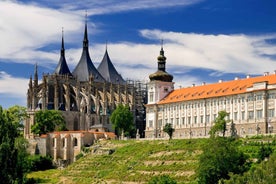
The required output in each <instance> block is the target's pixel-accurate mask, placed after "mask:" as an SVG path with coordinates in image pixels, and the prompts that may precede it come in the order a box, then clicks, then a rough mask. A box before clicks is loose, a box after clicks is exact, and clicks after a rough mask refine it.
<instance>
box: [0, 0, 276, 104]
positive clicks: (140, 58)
mask: <svg viewBox="0 0 276 184" xmlns="http://www.w3.org/2000/svg"><path fill="white" fill-rule="evenodd" d="M275 7H276V1H274V0H265V1H262V0H219V1H218V0H170V1H168V0H139V1H137V0H127V1H121V0H105V1H99V0H82V1H69V0H59V1H56V0H33V1H32V0H21V1H19V0H18V1H16V0H11V1H0V105H2V106H3V107H4V108H8V107H10V106H13V105H22V106H25V105H26V93H27V88H28V82H29V78H30V76H31V75H32V76H33V72H34V65H35V63H37V64H38V73H39V78H41V77H42V75H43V73H52V72H53V71H54V69H55V67H56V65H57V63H58V60H59V53H60V45H61V35H62V27H63V29H64V38H65V49H66V51H65V52H66V53H65V55H66V59H67V62H68V65H69V68H70V69H71V71H72V70H73V69H74V67H75V66H76V64H77V63H78V61H79V59H80V55H81V50H82V39H83V31H84V22H85V14H86V13H85V12H86V11H87V14H88V33H89V44H90V55H91V58H92V61H93V63H94V65H95V66H96V67H97V66H98V64H99V62H100V61H101V59H102V57H103V55H104V52H105V48H106V42H107V43H108V44H107V49H108V52H109V55H110V57H111V60H112V62H113V64H114V65H115V67H116V69H117V70H118V72H119V73H121V75H122V76H123V77H124V78H125V79H134V80H136V79H137V80H142V81H148V76H149V74H151V73H153V72H155V71H156V68H157V64H156V62H157V59H156V57H157V56H158V54H159V51H160V40H162V39H163V40H164V50H165V56H166V57H167V65H166V66H167V71H168V72H169V73H170V74H172V75H174V82H175V88H179V87H180V86H182V87H188V86H191V85H192V84H195V85H201V83H203V82H206V83H207V84H208V83H215V82H217V81H218V80H221V79H222V80H233V79H234V78H235V77H240V78H244V77H245V76H246V75H248V74H249V75H263V73H264V72H270V73H273V72H274V70H276V11H275Z"/></svg>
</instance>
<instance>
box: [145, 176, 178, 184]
mask: <svg viewBox="0 0 276 184" xmlns="http://www.w3.org/2000/svg"><path fill="white" fill-rule="evenodd" d="M176 183H177V182H176V181H175V180H174V179H172V178H171V177H170V176H168V175H161V176H154V177H152V178H151V180H150V181H149V182H148V184H176Z"/></svg>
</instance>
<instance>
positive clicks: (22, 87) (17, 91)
mask: <svg viewBox="0 0 276 184" xmlns="http://www.w3.org/2000/svg"><path fill="white" fill-rule="evenodd" d="M28 82H29V79H25V78H17V77H12V76H11V75H9V74H7V73H6V72H4V71H0V94H6V95H8V96H10V97H17V98H24V99H25V98H26V94H27V88H28Z"/></svg>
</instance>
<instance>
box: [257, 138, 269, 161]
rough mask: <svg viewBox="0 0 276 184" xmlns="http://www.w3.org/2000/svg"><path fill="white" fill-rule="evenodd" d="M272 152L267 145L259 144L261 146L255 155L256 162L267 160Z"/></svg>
mask: <svg viewBox="0 0 276 184" xmlns="http://www.w3.org/2000/svg"><path fill="white" fill-rule="evenodd" d="M272 152H273V150H272V148H271V147H270V145H269V144H267V145H265V144H263V143H261V146H260V148H259V150H258V153H257V159H258V162H259V163H260V162H261V161H263V160H264V159H265V158H268V157H269V155H270V154H271V153H272Z"/></svg>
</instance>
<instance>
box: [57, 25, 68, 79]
mask: <svg viewBox="0 0 276 184" xmlns="http://www.w3.org/2000/svg"><path fill="white" fill-rule="evenodd" d="M54 73H55V74H58V75H69V76H72V74H71V72H70V70H69V67H68V65H67V62H66V59H65V48H64V31H63V28H62V38H61V48H60V58H59V62H58V65H57V67H56V69H55V71H54Z"/></svg>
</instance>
